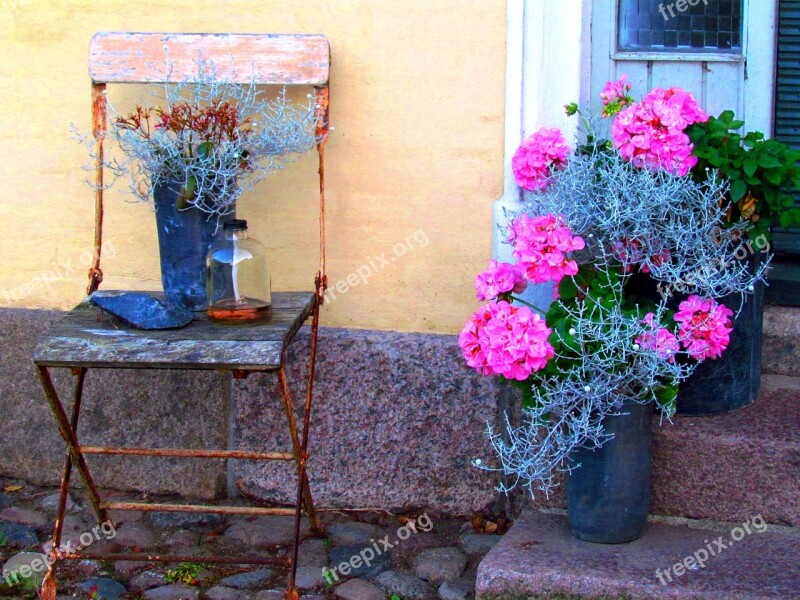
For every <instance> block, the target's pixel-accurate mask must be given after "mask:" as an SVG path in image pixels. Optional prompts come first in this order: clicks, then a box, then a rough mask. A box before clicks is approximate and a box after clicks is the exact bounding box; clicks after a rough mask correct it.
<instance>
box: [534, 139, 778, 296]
mask: <svg viewBox="0 0 800 600" xmlns="http://www.w3.org/2000/svg"><path fill="white" fill-rule="evenodd" d="M727 189H728V184H727V182H726V181H723V180H721V179H720V178H719V177H717V175H716V173H714V172H710V173H709V177H708V179H707V181H706V182H704V183H697V182H695V181H694V180H692V179H691V178H690V177H676V176H674V175H671V174H669V173H667V172H665V171H663V170H659V171H650V170H647V169H640V168H636V167H634V166H632V165H631V164H630V163H629V162H627V161H625V160H624V159H623V158H622V157H621V156H620V155H619V154H618V153H617V152H601V151H598V150H594V151H593V152H592V153H590V154H589V155H578V156H574V157H572V158H571V159H570V161H569V163H568V164H567V165H566V166H565V167H564V169H563V170H561V171H559V172H558V173H557V174H556V175H555V176H554V177H553V181H552V184H551V185H550V187H549V188H548V189H547V190H546V191H545V192H541V193H533V192H529V193H526V195H525V200H526V202H527V204H528V206H527V208H528V210H529V211H530V212H533V213H535V214H547V213H553V214H557V215H561V216H562V217H563V218H564V220H565V222H566V224H567V225H568V226H569V228H570V230H571V231H572V232H573V233H574V234H576V235H580V236H581V237H583V239H584V241H585V242H586V244H587V247H586V250H584V251H583V252H582V253H581V255H579V256H578V260H579V262H596V261H597V260H598V259H600V258H601V257H603V256H606V257H609V258H610V259H611V261H612V262H617V263H618V264H619V263H622V266H623V268H626V269H627V268H634V267H635V266H636V265H637V264H642V265H645V268H646V269H649V270H650V274H651V276H652V277H653V279H655V280H656V281H658V282H659V283H660V284H661V285H660V289H665V290H670V291H674V290H675V289H676V287H677V288H678V289H681V290H683V291H686V292H688V293H696V294H698V295H700V296H704V297H714V298H721V297H724V296H727V295H729V294H740V295H742V296H744V295H746V294H748V293H751V292H752V287H753V286H754V284H755V283H756V282H758V281H763V280H764V276H765V273H766V269H767V266H768V262H769V261H768V260H765V261H763V262H762V264H761V265H760V266H759V267H758V269H757V271H756V272H755V273H753V272H751V269H750V267H749V265H748V262H747V261H746V260H742V259H743V258H745V257H747V256H749V255H751V254H752V253H754V252H766V250H767V241H766V240H765V239H760V240H753V241H752V242H750V244H749V246H748V241H747V239H746V233H747V231H748V230H749V229H750V227H751V225H750V222H749V221H740V222H737V223H732V224H730V225H729V226H726V227H723V226H722V225H723V223H724V222H725V221H726V216H727V215H726V212H725V209H724V208H723V203H721V202H720V200H721V198H722V197H723V195H724V194H725V192H726V191H727ZM753 242H755V243H756V246H755V247H753ZM631 244H633V245H635V247H634V248H632V247H631ZM615 248H617V250H616V251H615Z"/></svg>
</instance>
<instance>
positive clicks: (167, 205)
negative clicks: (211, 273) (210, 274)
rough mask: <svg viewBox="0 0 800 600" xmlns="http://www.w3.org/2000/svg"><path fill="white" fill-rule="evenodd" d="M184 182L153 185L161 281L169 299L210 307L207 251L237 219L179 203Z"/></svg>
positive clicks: (188, 305)
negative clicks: (217, 215) (227, 226)
mask: <svg viewBox="0 0 800 600" xmlns="http://www.w3.org/2000/svg"><path fill="white" fill-rule="evenodd" d="M180 189H181V183H180V182H177V181H174V180H170V181H164V182H162V183H160V184H159V185H157V186H154V188H153V201H154V204H155V210H156V226H157V227H158V249H159V254H160V258H161V283H162V284H163V286H164V293H165V294H166V295H167V298H168V299H169V300H170V301H171V302H174V303H175V304H179V305H181V306H183V307H185V308H187V309H188V310H192V311H201V310H205V309H206V308H207V307H208V299H207V296H206V254H207V253H208V249H209V247H210V246H211V244H213V243H214V242H215V241H217V240H218V239H219V238H221V237H222V235H223V233H222V226H223V224H224V223H225V222H226V221H228V220H230V219H233V218H235V214H234V213H231V214H230V215H225V216H224V217H222V218H221V219H220V220H219V222H218V221H217V217H216V216H215V215H209V214H207V213H204V212H203V211H201V210H198V209H197V208H194V207H191V206H190V207H188V208H183V207H182V206H181V205H180V204H179V196H180Z"/></svg>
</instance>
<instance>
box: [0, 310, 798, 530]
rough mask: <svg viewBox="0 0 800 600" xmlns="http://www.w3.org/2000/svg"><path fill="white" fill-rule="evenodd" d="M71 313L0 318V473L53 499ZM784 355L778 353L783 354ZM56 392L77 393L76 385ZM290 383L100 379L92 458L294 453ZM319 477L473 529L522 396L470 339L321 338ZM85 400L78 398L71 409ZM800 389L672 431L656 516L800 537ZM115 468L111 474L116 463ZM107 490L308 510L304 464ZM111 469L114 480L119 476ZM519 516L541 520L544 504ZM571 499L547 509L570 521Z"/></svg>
mask: <svg viewBox="0 0 800 600" xmlns="http://www.w3.org/2000/svg"><path fill="white" fill-rule="evenodd" d="M59 316H60V313H59V312H56V311H36V310H24V309H0V336H2V340H3V342H4V349H3V354H2V356H1V357H0V392H1V394H0V410H2V414H3V417H4V418H3V419H2V420H0V474H2V475H8V476H13V477H20V478H24V479H27V480H30V481H32V482H35V483H39V484H43V485H44V484H51V485H52V484H55V483H57V482H58V479H59V477H60V471H61V465H62V461H63V456H64V445H63V442H61V440H60V438H59V437H58V436H57V429H56V426H55V421H54V420H53V417H52V415H51V414H50V412H49V409H48V408H47V404H46V402H45V399H44V394H43V393H42V391H41V387H40V386H39V383H38V381H37V380H36V377H35V374H34V370H33V365H32V362H31V356H32V352H33V346H34V343H35V339H36V337H37V336H38V335H39V333H40V332H42V331H44V329H45V328H46V327H47V326H48V325H49V324H50V323H51V322H52V321H54V320H55V319H57V318H59ZM307 344H308V333H307V331H302V332H301V333H300V336H299V339H298V340H297V342H296V344H295V345H294V346H293V351H292V353H291V357H290V364H289V379H290V383H291V384H292V386H293V391H294V401H295V406H296V408H297V409H298V416H299V414H300V409H301V407H302V404H303V402H304V389H302V388H301V387H300V386H299V384H301V382H302V381H303V376H304V374H305V368H306V364H305V361H304V360H303V357H305V352H306V350H307ZM767 345H769V344H767ZM61 371H62V373H59V374H58V375H59V377H57V378H56V383H57V385H58V386H59V390H63V391H65V392H68V390H69V380H70V376H69V374H68V373H64V372H63V371H64V370H61ZM275 379H276V378H275V377H274V376H271V375H255V376H251V378H250V379H248V380H246V381H243V382H235V383H231V380H230V379H229V378H228V377H227V376H223V375H220V374H216V373H197V372H195V373H191V372H178V371H171V372H156V371H104V370H101V369H97V370H92V371H90V373H89V376H88V378H87V384H86V396H85V404H84V406H85V409H84V414H83V417H84V418H83V420H82V422H81V426H80V436H81V439H82V441H83V442H85V443H97V444H102V445H131V446H133V445H141V446H152V447H181V446H184V447H199V448H224V447H226V446H227V447H230V448H242V449H254V450H255V449H268V450H278V449H289V448H290V446H291V444H290V441H289V438H288V435H287V431H286V416H285V414H284V412H283V408H282V406H281V403H280V400H279V396H278V393H277V389H276V386H275V383H276V381H275ZM315 385H316V386H317V387H316V392H317V394H316V402H315V405H314V408H313V419H312V427H313V428H312V430H311V432H310V433H311V457H312V458H311V460H310V463H309V469H310V474H311V483H312V487H313V489H314V492H315V494H316V496H317V498H318V500H319V502H320V503H321V504H323V505H328V506H336V507H371V506H372V507H381V508H388V509H394V510H413V509H424V510H435V511H439V512H441V513H444V514H458V515H467V514H470V513H472V512H473V511H476V510H483V509H484V508H486V507H487V506H490V505H492V504H493V503H495V501H496V500H497V494H496V492H495V490H494V484H495V481H494V479H493V478H492V477H491V475H490V474H488V473H486V472H483V471H480V470H478V469H475V468H474V467H472V466H471V464H470V462H471V461H472V460H473V459H474V458H478V457H480V458H482V459H485V460H491V458H492V451H491V448H490V447H489V444H488V442H487V440H486V435H485V424H486V422H487V421H491V422H494V421H495V420H496V419H497V416H498V414H499V413H500V412H501V411H502V410H505V408H506V407H511V406H512V405H513V399H510V398H508V397H507V396H508V389H506V388H504V387H503V386H500V385H497V383H496V382H495V381H494V380H493V379H490V378H483V377H480V376H478V375H477V374H475V373H474V372H473V371H472V370H470V369H468V368H467V367H466V366H465V365H464V364H463V361H462V359H461V356H460V353H459V350H458V347H457V344H456V340H455V337H454V336H441V335H419V334H400V333H391V332H376V331H356V330H345V329H328V328H323V329H322V330H321V337H320V346H319V355H318V372H317V378H316V382H315ZM66 396H67V397H69V394H68V393H67V395H66ZM798 427H800V385H798V380H796V379H793V378H788V377H780V376H774V375H768V376H766V377H765V378H764V384H763V390H762V396H761V398H760V399H759V400H758V401H757V402H756V403H755V404H754V405H753V406H751V407H748V408H746V409H744V410H742V411H740V412H738V413H735V414H732V415H726V416H721V417H679V418H677V419H676V420H675V423H674V424H673V425H669V424H665V425H664V426H662V427H657V428H656V432H655V441H654V478H653V489H652V495H653V500H652V505H651V512H652V513H654V514H663V515H672V516H685V517H691V518H698V519H715V520H720V521H729V520H738V519H741V520H744V519H746V518H749V517H751V516H753V515H756V514H759V513H760V514H761V515H762V516H763V517H764V518H765V519H766V520H767V521H768V522H771V523H777V524H786V525H795V526H798V525H800V472H799V471H798V468H800V467H799V466H798V465H800V463H799V462H798V457H800V442H798V441H797V440H796V439H795V437H793V436H794V432H796V431H797V429H798ZM101 462H102V463H103V464H101ZM90 463H91V464H98V467H102V468H98V469H97V470H96V475H97V479H98V482H99V485H101V486H104V487H109V488H116V489H120V490H150V491H153V492H157V493H162V494H169V493H180V494H182V495H191V496H196V497H215V496H219V495H221V494H224V493H225V490H226V478H227V479H228V481H227V483H228V486H227V487H228V490H229V491H234V492H237V491H238V492H241V493H242V494H244V495H247V496H249V497H251V498H253V499H255V500H260V501H269V502H280V503H289V504H291V503H293V502H294V495H295V490H294V489H293V486H292V485H291V484H290V480H291V477H292V467H291V465H289V464H279V463H255V462H246V461H231V464H230V465H226V464H225V462H224V461H192V460H186V459H183V460H181V459H144V458H132V457H129V458H108V457H90ZM106 465H107V466H106ZM515 504H516V505H517V506H521V507H531V506H532V503H531V501H530V499H529V498H527V497H522V496H517V497H516V502H515ZM564 505H565V504H564V490H563V487H562V488H560V489H558V490H557V491H556V493H555V494H554V495H553V496H551V498H549V499H544V498H537V501H536V503H535V507H537V508H543V507H564Z"/></svg>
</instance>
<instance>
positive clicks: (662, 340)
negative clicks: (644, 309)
mask: <svg viewBox="0 0 800 600" xmlns="http://www.w3.org/2000/svg"><path fill="white" fill-rule="evenodd" d="M644 323H645V324H646V325H649V326H650V328H651V330H650V331H645V332H644V333H642V334H641V335H640V336H639V337H637V338H636V339H635V340H634V341H635V342H636V343H637V344H639V346H641V347H642V348H643V349H644V350H652V351H655V352H657V353H658V356H659V357H661V358H665V359H667V360H668V361H669V362H671V363H674V362H675V353H676V352H677V351H678V350H680V346H679V345H678V338H676V337H675V335H674V334H673V333H672V332H671V331H670V330H669V329H667V328H666V327H659V323H657V322H656V320H655V315H654V314H653V313H647V314H646V315H645V317H644Z"/></svg>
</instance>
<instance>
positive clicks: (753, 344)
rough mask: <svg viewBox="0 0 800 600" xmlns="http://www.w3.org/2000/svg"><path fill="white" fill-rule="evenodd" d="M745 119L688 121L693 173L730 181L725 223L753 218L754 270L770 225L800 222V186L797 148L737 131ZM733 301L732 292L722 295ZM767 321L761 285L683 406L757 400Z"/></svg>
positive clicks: (684, 409) (748, 252)
mask: <svg viewBox="0 0 800 600" xmlns="http://www.w3.org/2000/svg"><path fill="white" fill-rule="evenodd" d="M744 125H745V123H744V121H741V120H737V119H736V117H735V115H734V113H733V111H729V110H728V111H724V112H723V113H722V114H721V115H720V116H719V117H716V118H715V117H710V118H709V119H708V120H707V121H703V122H698V123H695V124H694V125H692V126H690V127H689V128H688V130H687V134H688V135H689V138H690V139H691V141H692V144H693V145H694V148H693V150H692V154H693V155H694V156H695V157H697V159H698V162H697V165H696V166H695V167H694V168H693V169H692V172H691V176H692V177H693V178H694V179H695V180H696V181H699V182H702V181H703V180H704V179H705V178H706V177H707V176H708V175H707V174H708V172H710V171H713V172H715V173H718V174H719V176H720V177H722V178H724V179H726V180H727V181H728V182H729V184H730V185H729V187H728V189H727V191H726V193H725V195H724V199H723V201H722V202H723V206H724V207H725V210H726V215H725V223H726V226H727V224H729V223H734V222H736V221H738V220H740V219H746V220H749V221H751V222H752V227H751V228H750V229H749V231H748V232H747V233H746V236H747V241H746V243H745V244H743V245H742V246H741V248H740V250H739V256H738V257H737V258H740V259H744V260H746V261H747V262H748V263H749V265H750V268H751V270H752V271H753V272H755V270H756V269H757V268H758V266H759V265H760V264H761V263H763V261H764V257H765V255H766V254H767V253H768V252H769V251H770V249H771V240H772V228H773V227H775V226H781V227H793V226H796V225H798V224H800V209H798V208H795V207H794V195H795V193H796V192H797V190H798V189H800V168H798V164H797V163H798V161H799V160H800V152H798V151H796V150H793V149H792V148H791V147H790V146H788V145H787V144H784V143H781V142H779V141H777V140H773V139H766V138H765V136H764V134H763V133H761V132H758V131H754V132H748V133H745V134H741V133H738V132H739V130H740V129H741V128H743V127H744ZM724 301H725V302H727V303H735V302H736V299H735V298H726V299H724ZM763 319H764V283H763V282H758V283H756V284H755V292H754V293H753V295H752V297H751V298H750V299H749V301H748V302H747V303H746V304H745V305H744V306H743V307H742V309H741V311H739V313H738V315H737V317H736V320H735V327H734V333H733V334H732V336H731V343H730V346H729V347H728V350H727V352H726V353H725V356H723V357H722V358H721V359H720V360H719V361H715V362H709V363H706V364H704V365H701V366H700V368H698V369H697V371H696V372H695V373H694V374H693V375H692V377H690V378H689V379H688V380H687V381H686V383H685V384H684V386H683V390H682V393H681V395H680V397H679V402H678V412H679V413H681V414H687V415H715V414H723V413H728V412H731V411H734V410H737V409H740V408H743V407H745V406H747V405H749V404H751V403H752V402H754V401H755V400H756V399H757V398H758V392H759V389H760V384H761V347H762V330H763Z"/></svg>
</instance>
